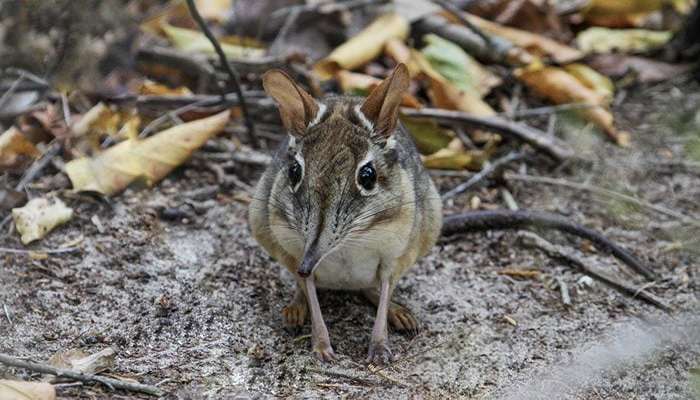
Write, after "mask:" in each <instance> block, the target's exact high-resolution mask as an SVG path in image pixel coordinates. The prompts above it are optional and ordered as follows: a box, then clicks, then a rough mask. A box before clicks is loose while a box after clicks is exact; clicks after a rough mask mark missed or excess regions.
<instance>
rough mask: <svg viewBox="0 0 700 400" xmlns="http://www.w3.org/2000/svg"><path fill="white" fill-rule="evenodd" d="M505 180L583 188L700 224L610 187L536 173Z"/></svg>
mask: <svg viewBox="0 0 700 400" xmlns="http://www.w3.org/2000/svg"><path fill="white" fill-rule="evenodd" d="M505 179H506V180H514V181H521V182H532V183H545V184H548V185H556V186H563V187H568V188H571V189H577V190H585V191H587V192H591V193H595V194H598V195H601V196H606V197H610V198H614V199H618V200H622V201H626V202H628V203H632V204H635V205H637V206H640V207H644V208H647V209H649V210H652V211H656V212H657V213H659V214H663V215H666V216H669V217H672V218H675V219H678V220H680V221H681V222H685V223H687V224H690V225H694V226H700V221H698V220H696V219H694V218H691V217H688V216H687V215H683V214H681V213H679V212H678V211H674V210H671V209H669V208H666V207H664V206H659V205H656V204H651V203H649V202H646V201H643V200H640V199H638V198H636V197H633V196H630V195H626V194H624V193H619V192H615V191H613V190H610V189H605V188H602V187H598V186H592V185H588V184H585V183H577V182H570V181H566V180H563V179H556V178H550V177H546V176H536V175H523V174H509V173H508V174H506V175H505Z"/></svg>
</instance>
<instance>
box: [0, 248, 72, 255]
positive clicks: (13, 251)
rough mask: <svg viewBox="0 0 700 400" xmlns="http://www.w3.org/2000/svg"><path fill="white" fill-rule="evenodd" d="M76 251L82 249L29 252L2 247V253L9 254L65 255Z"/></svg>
mask: <svg viewBox="0 0 700 400" xmlns="http://www.w3.org/2000/svg"><path fill="white" fill-rule="evenodd" d="M76 251H80V248H79V247H64V248H62V249H36V250H27V249H12V248H9V247H0V253H9V254H32V253H44V254H63V253H75V252H76Z"/></svg>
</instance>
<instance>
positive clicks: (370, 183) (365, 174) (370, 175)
mask: <svg viewBox="0 0 700 400" xmlns="http://www.w3.org/2000/svg"><path fill="white" fill-rule="evenodd" d="M357 183H359V184H360V186H362V187H363V188H364V189H365V190H372V189H374V185H375V184H376V183H377V172H376V171H375V170H374V167H373V166H372V164H371V163H369V164H365V165H363V166H362V167H361V168H360V170H359V171H357Z"/></svg>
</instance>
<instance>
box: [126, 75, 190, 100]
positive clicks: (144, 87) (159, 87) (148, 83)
mask: <svg viewBox="0 0 700 400" xmlns="http://www.w3.org/2000/svg"><path fill="white" fill-rule="evenodd" d="M139 94H150V95H154V96H182V95H189V94H192V91H191V90H190V89H189V88H188V87H186V86H180V87H177V88H171V87H169V86H166V85H163V84H160V83H158V82H154V81H152V80H150V79H146V80H145V81H144V82H143V83H142V84H141V87H139Z"/></svg>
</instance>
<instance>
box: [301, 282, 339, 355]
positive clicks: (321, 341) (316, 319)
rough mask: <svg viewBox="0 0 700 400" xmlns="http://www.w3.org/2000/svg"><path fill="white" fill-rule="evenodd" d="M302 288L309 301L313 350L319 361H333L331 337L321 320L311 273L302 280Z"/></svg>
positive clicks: (321, 316)
mask: <svg viewBox="0 0 700 400" xmlns="http://www.w3.org/2000/svg"><path fill="white" fill-rule="evenodd" d="M303 285H304V289H305V290H306V299H307V300H308V302H309V311H310V312H311V345H312V346H313V352H314V354H316V357H318V358H319V359H320V360H321V361H333V360H334V359H335V353H333V347H331V338H330V337H329V336H328V328H326V323H325V322H323V315H322V314H321V306H320V305H319V304H318V298H317V297H316V284H315V283H314V276H313V274H312V275H311V276H309V277H308V278H306V279H304V281H303Z"/></svg>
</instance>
